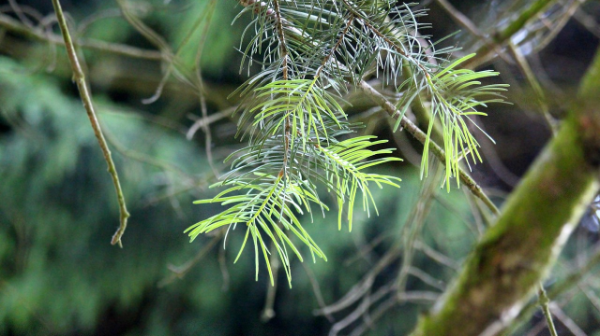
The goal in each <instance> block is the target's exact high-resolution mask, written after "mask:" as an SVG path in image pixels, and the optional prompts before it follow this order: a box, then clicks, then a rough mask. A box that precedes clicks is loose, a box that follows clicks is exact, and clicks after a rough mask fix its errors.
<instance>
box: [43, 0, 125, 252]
mask: <svg viewBox="0 0 600 336" xmlns="http://www.w3.org/2000/svg"><path fill="white" fill-rule="evenodd" d="M52 4H53V5H54V11H55V12H56V17H57V19H58V25H59V26H60V30H61V32H62V35H63V38H64V41H65V46H66V48H67V54H68V55H69V61H70V63H71V68H72V69H73V79H74V80H75V82H76V83H77V88H78V90H79V95H80V96H81V100H82V101H83V106H84V108H85V111H86V112H87V115H88V118H89V119H90V124H91V125H92V129H93V130H94V135H95V136H96V139H97V140H98V144H99V145H100V149H101V150H102V154H103V155H104V160H106V164H107V165H108V173H109V174H110V176H111V178H112V181H113V184H114V186H115V191H116V193H117V201H118V202H119V211H120V225H119V228H118V229H117V232H115V234H114V235H113V237H112V240H111V244H112V245H114V244H117V243H118V244H119V246H120V247H123V244H122V243H121V237H122V236H123V233H125V229H126V228H127V219H128V218H129V216H130V215H129V212H128V211H127V206H126V205H125V196H123V190H122V188H121V183H120V182H119V175H118V174H117V168H116V167H115V163H114V162H113V160H112V155H111V153H110V149H109V148H108V144H107V143H106V139H104V134H103V133H102V128H101V127H100V123H99V122H98V117H97V116H96V112H95V110H94V105H93V103H92V96H91V94H90V92H89V90H88V87H87V84H86V82H85V75H84V73H83V70H82V69H81V65H80V64H79V59H78V58H77V53H76V52H75V47H74V45H73V41H72V39H71V35H70V34H69V28H68V27H67V21H66V20H65V16H64V14H63V11H62V8H61V6H60V2H59V0H52Z"/></svg>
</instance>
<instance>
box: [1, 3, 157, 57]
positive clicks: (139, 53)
mask: <svg viewBox="0 0 600 336" xmlns="http://www.w3.org/2000/svg"><path fill="white" fill-rule="evenodd" d="M0 27H2V28H4V29H6V30H8V31H10V32H13V33H15V34H19V35H22V36H24V37H27V38H30V39H33V40H36V41H40V42H49V43H52V44H56V45H64V44H65V41H64V40H63V39H62V38H61V37H60V36H57V35H54V34H44V32H42V31H40V30H38V29H32V28H29V27H27V26H25V25H23V24H21V23H20V22H19V21H17V20H14V19H12V18H11V17H9V16H7V15H3V14H0ZM73 43H74V44H75V45H76V46H78V47H82V48H86V49H92V50H98V51H104V52H109V53H113V54H116V55H121V56H127V57H133V58H140V59H148V60H156V61H160V60H163V59H166V56H164V55H163V54H161V53H160V52H159V51H154V50H147V49H139V48H136V47H131V46H128V45H125V44H117V43H110V42H105V41H100V40H93V39H78V40H77V41H73Z"/></svg>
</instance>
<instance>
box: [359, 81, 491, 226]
mask: <svg viewBox="0 0 600 336" xmlns="http://www.w3.org/2000/svg"><path fill="white" fill-rule="evenodd" d="M360 87H361V88H362V89H363V91H364V92H365V93H366V94H367V96H369V97H370V98H371V99H372V100H373V101H374V102H375V103H377V104H379V105H380V106H381V107H382V108H383V109H384V110H385V111H386V112H387V113H388V114H389V115H390V116H392V117H396V118H397V117H398V116H400V115H401V111H398V110H397V109H396V106H394V104H392V103H391V102H390V101H388V100H387V99H386V98H385V97H384V96H383V95H382V94H381V93H379V92H378V91H377V90H375V89H374V88H373V87H372V86H371V85H369V83H367V82H365V81H362V82H361V83H360ZM400 125H402V127H403V128H405V129H406V130H407V131H408V132H409V133H410V134H412V136H413V137H414V138H415V139H417V140H418V141H419V142H421V143H423V144H424V143H425V141H427V134H425V133H424V132H423V131H422V130H421V129H420V128H419V127H418V126H417V125H415V124H414V123H413V122H412V121H411V120H410V119H408V118H407V117H403V118H402V120H401V121H400ZM429 147H430V148H431V152H432V153H433V154H434V155H435V156H436V157H437V158H438V159H439V160H440V161H441V162H446V153H445V152H444V150H443V149H442V148H441V147H440V146H439V145H438V144H436V143H435V142H434V141H433V140H430V141H429ZM458 173H459V178H460V180H461V181H462V182H463V183H464V185H465V186H466V187H467V188H468V189H469V190H470V191H471V193H473V195H475V196H477V197H478V198H479V199H481V200H482V201H483V203H484V204H485V205H486V206H487V207H488V208H489V209H490V210H491V211H492V212H493V213H494V214H496V215H498V214H500V211H499V210H498V208H497V207H496V205H495V204H494V202H492V200H490V199H489V197H488V196H487V195H486V194H485V193H484V192H483V190H482V189H481V187H480V186H479V185H478V184H477V182H475V180H473V179H472V178H471V176H469V174H468V173H467V172H465V171H464V170H463V169H462V168H460V170H459V171H458Z"/></svg>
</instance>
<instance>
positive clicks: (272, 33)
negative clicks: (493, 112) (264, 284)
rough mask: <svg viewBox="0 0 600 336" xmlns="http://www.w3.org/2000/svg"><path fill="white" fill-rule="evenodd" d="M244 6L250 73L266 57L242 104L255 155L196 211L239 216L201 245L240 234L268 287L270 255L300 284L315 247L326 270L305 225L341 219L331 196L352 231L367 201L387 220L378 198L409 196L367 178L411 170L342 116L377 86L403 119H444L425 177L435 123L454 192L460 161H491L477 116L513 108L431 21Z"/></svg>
mask: <svg viewBox="0 0 600 336" xmlns="http://www.w3.org/2000/svg"><path fill="white" fill-rule="evenodd" d="M240 3H241V4H242V5H243V6H244V9H243V10H242V11H241V13H240V15H242V14H245V13H247V14H249V15H252V20H251V22H250V24H249V25H248V27H247V28H246V30H245V32H244V36H246V35H249V34H252V36H251V37H250V42H249V43H248V44H247V45H246V46H241V47H240V50H242V51H243V53H244V56H245V60H248V65H250V64H252V62H253V61H255V60H256V59H257V58H258V59H259V63H260V64H261V71H260V72H259V73H258V74H256V75H255V76H254V77H252V78H251V79H250V80H248V81H247V82H246V83H245V84H243V85H242V86H241V87H240V88H239V89H238V90H237V91H236V92H235V93H234V94H239V95H240V96H241V97H242V104H241V106H240V109H239V110H240V112H241V113H242V117H241V119H240V123H239V125H238V127H239V132H238V135H240V136H241V139H243V140H246V141H247V142H248V145H247V147H246V148H243V149H241V150H239V151H237V152H235V153H233V154H232V155H231V156H230V157H229V158H228V161H230V162H231V171H230V172H229V173H228V175H227V176H226V179H225V180H224V181H222V182H219V183H217V184H215V185H214V186H220V187H225V188H226V189H225V190H224V191H222V192H221V193H220V194H218V195H217V196H215V197H214V198H212V199H209V200H201V201H197V202H196V203H215V202H217V203H221V204H222V205H223V206H225V207H227V208H226V210H224V211H223V212H221V213H219V214H217V215H214V216H212V217H210V218H208V219H205V220H202V221H200V222H198V223H196V224H194V225H192V226H191V227H190V228H188V229H187V230H186V233H188V234H189V235H190V237H191V239H192V240H194V239H195V238H196V237H197V236H198V235H200V234H203V233H207V232H210V231H213V230H216V229H226V230H227V234H229V232H230V231H231V230H235V229H236V228H237V226H238V224H239V225H240V226H242V227H243V228H244V230H245V231H246V232H245V236H244V240H243V243H242V246H241V248H240V250H239V252H238V255H237V257H236V259H235V260H236V261H237V260H238V259H239V257H240V255H241V253H242V251H243V250H244V248H245V247H246V244H247V243H248V241H249V240H250V239H251V240H252V243H253V245H254V255H255V263H256V276H257V277H258V269H259V260H260V258H261V256H262V258H263V259H264V261H265V263H266V266H267V269H268V272H269V276H270V278H271V282H273V280H274V279H273V277H274V275H273V273H272V270H271V265H270V262H269V260H270V254H272V253H277V255H278V256H279V257H280V258H281V260H282V264H283V265H284V269H285V272H286V275H287V278H288V281H290V283H291V268H290V267H291V260H290V257H291V254H294V255H296V256H297V257H298V259H300V260H301V261H302V260H303V257H302V254H301V252H300V249H299V247H298V246H297V244H298V243H299V242H300V243H302V244H303V245H306V246H307V248H308V250H309V251H310V253H311V256H312V258H313V261H314V260H315V259H316V257H319V258H323V259H325V260H326V257H325V255H324V253H323V251H322V250H321V249H320V248H319V247H318V245H317V244H316V242H315V241H314V240H313V239H312V238H311V236H310V235H309V233H308V232H307V231H306V230H305V229H304V228H303V226H302V223H301V221H300V218H299V215H302V214H308V215H310V216H311V217H312V216H313V209H314V208H317V209H320V211H321V212H322V213H323V214H324V213H325V212H326V211H328V210H329V207H328V205H327V204H325V202H323V201H322V200H321V198H320V194H322V193H320V191H327V192H328V193H330V194H332V195H334V198H335V199H336V200H337V208H338V227H339V228H340V229H341V225H342V222H343V221H344V219H345V221H346V222H347V223H348V227H349V229H350V230H351V228H352V217H353V210H354V206H355V203H356V197H357V195H360V196H362V207H363V210H364V211H366V212H367V214H370V211H371V210H370V209H371V206H372V207H373V209H374V210H375V212H376V213H377V207H376V204H375V200H374V199H373V196H372V194H371V191H370V189H369V188H371V187H372V186H373V185H375V186H377V187H382V186H383V185H390V186H395V187H398V182H399V181H400V179H399V178H397V177H393V176H387V175H379V174H375V173H369V172H365V170H366V169H367V168H370V167H373V166H377V165H381V164H386V163H390V162H393V161H399V160H400V159H399V158H396V157H391V156H389V155H390V154H391V153H392V150H391V149H378V150H375V149H373V147H374V146H377V147H378V148H379V146H381V145H382V144H383V143H385V142H386V141H383V140H375V137H373V136H363V137H351V135H352V133H354V132H355V128H356V127H359V126H360V125H353V124H350V123H349V122H348V121H347V119H346V114H345V112H344V111H343V110H342V108H341V105H340V101H341V98H340V97H341V96H343V95H344V94H346V93H347V92H349V91H351V90H353V89H355V88H356V87H357V86H358V85H359V84H360V83H361V82H362V81H364V80H366V78H368V77H369V76H372V75H376V76H378V77H380V78H381V79H382V81H383V83H384V84H385V85H388V86H391V87H393V88H394V89H395V90H397V91H398V93H399V97H400V99H399V100H398V101H397V105H398V109H399V110H400V111H402V117H403V116H404V113H406V112H407V111H408V109H409V107H410V105H411V104H414V103H415V102H422V101H426V102H429V104H428V105H427V106H429V107H430V112H431V115H432V116H433V118H430V120H431V122H430V124H429V125H428V132H427V135H428V139H427V141H426V143H425V146H424V152H423V161H422V164H421V171H422V175H423V176H425V175H427V170H428V168H427V167H428V162H427V158H428V150H429V137H430V136H431V132H432V129H433V125H434V123H439V124H440V125H441V128H442V130H443V142H444V143H443V147H444V150H445V153H446V162H445V165H446V185H447V186H448V188H449V186H450V183H449V182H450V178H451V177H453V176H458V170H459V162H460V160H462V159H465V161H467V163H468V159H469V156H470V158H471V160H473V162H476V160H481V157H480V155H479V153H478V147H479V144H478V142H477V141H476V139H475V138H474V136H473V135H472V133H471V131H470V127H469V126H472V125H474V124H473V123H472V120H471V119H470V116H473V115H485V114H484V113H482V112H479V111H478V110H477V109H478V108H480V107H485V106H486V104H488V103H491V102H500V101H502V98H503V97H502V96H501V95H500V94H499V93H500V92H501V91H503V90H504V89H505V88H504V86H503V85H487V86H485V85H484V86H482V85H481V82H480V81H481V80H482V79H484V78H486V77H491V76H496V75H497V73H495V72H490V71H483V72H475V71H472V70H465V69H459V66H460V64H461V63H463V62H465V61H466V60H468V59H469V58H470V57H472V55H469V56H465V57H463V58H461V59H459V60H457V61H454V62H450V61H448V60H449V59H450V53H451V52H452V51H454V50H455V49H453V48H447V49H440V50H437V49H435V48H434V45H432V44H431V43H429V42H428V37H427V36H423V35H422V30H423V29H425V28H427V27H428V26H427V25H425V24H423V23H420V22H419V21H418V18H420V17H422V16H424V15H425V14H426V13H425V10H415V9H414V8H413V7H412V5H410V4H397V1H395V0H394V1H392V0H379V1H377V0H360V1H352V0H294V1H289V0H264V1H260V0H240ZM243 40H244V39H243ZM243 66H244V64H242V67H243ZM248 71H250V66H248ZM398 126H399V123H398V124H397V125H396V130H397V129H398ZM475 126H476V125H475ZM457 182H458V179H457ZM268 241H270V243H269V242H268ZM269 246H273V248H272V249H269Z"/></svg>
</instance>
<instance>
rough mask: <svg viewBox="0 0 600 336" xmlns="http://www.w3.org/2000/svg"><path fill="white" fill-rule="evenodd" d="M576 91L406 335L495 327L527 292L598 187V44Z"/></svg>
mask: <svg viewBox="0 0 600 336" xmlns="http://www.w3.org/2000/svg"><path fill="white" fill-rule="evenodd" d="M577 98H578V99H577V102H576V103H574V104H573V107H572V110H571V113H570V115H569V117H568V118H567V120H565V121H564V122H563V125H562V127H561V129H560V131H559V133H558V134H557V135H556V137H555V138H554V139H553V140H552V141H551V142H550V144H549V145H548V146H547V148H546V149H545V150H544V152H543V153H542V154H541V155H540V156H539V158H538V159H537V160H536V162H535V163H534V164H533V166H532V167H531V168H530V169H529V171H528V173H527V175H526V176H525V177H524V179H523V180H522V182H521V183H520V185H519V186H518V187H517V188H516V190H515V191H514V192H513V194H512V195H511V197H510V198H509V199H508V200H507V202H506V204H505V205H504V207H503V209H502V213H501V215H500V217H499V218H498V220H497V222H496V224H495V225H494V226H493V227H491V228H490V230H489V231H488V232H487V233H486V234H485V235H484V237H483V239H482V240H481V241H480V242H479V244H478V245H477V247H476V248H475V250H474V251H473V253H472V254H471V256H470V257H469V258H468V259H467V261H466V263H465V265H464V267H463V269H462V271H461V273H460V275H459V277H458V278H457V280H456V281H455V283H454V284H453V286H452V287H451V288H450V289H449V291H448V292H447V293H446V294H445V295H444V297H443V298H442V299H441V300H440V302H438V304H437V305H436V306H435V307H434V309H433V310H432V311H431V312H430V313H429V314H428V315H426V316H423V317H422V318H421V319H420V321H419V323H418V325H417V328H416V330H415V331H414V333H413V336H425V335H427V336H429V335H435V336H445V335H446V336H450V335H452V336H459V335H460V336H470V335H473V336H477V335H481V336H484V335H485V336H490V335H496V334H497V333H499V332H500V331H502V330H504V329H505V328H506V327H507V326H508V325H509V324H510V322H511V321H512V320H513V319H514V317H515V316H517V314H518V313H519V311H520V310H521V308H522V307H523V305H524V304H525V303H526V302H527V301H528V300H529V299H530V298H531V296H532V294H534V292H535V289H536V288H537V286H538V284H539V283H540V281H542V280H543V279H544V277H545V276H546V274H547V272H548V270H549V269H550V268H551V266H552V265H553V264H554V262H555V260H556V257H557V256H558V254H559V253H560V251H561V250H562V247H563V245H564V243H565V242H566V240H567V239H568V237H569V235H570V234H571V232H572V231H573V229H574V228H575V226H576V225H577V224H578V222H579V219H580V218H581V216H582V215H583V213H584V211H585V209H586V207H587V206H588V205H589V204H590V202H591V201H592V200H593V198H594V196H595V195H596V193H597V192H598V189H599V187H600V184H599V182H598V178H599V177H600V174H599V166H600V52H599V53H598V55H597V56H596V60H595V62H594V63H593V64H592V66H591V67H590V69H589V71H588V73H587V75H586V78H585V79H584V81H583V83H582V85H581V88H580V91H579V95H578V97H577Z"/></svg>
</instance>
